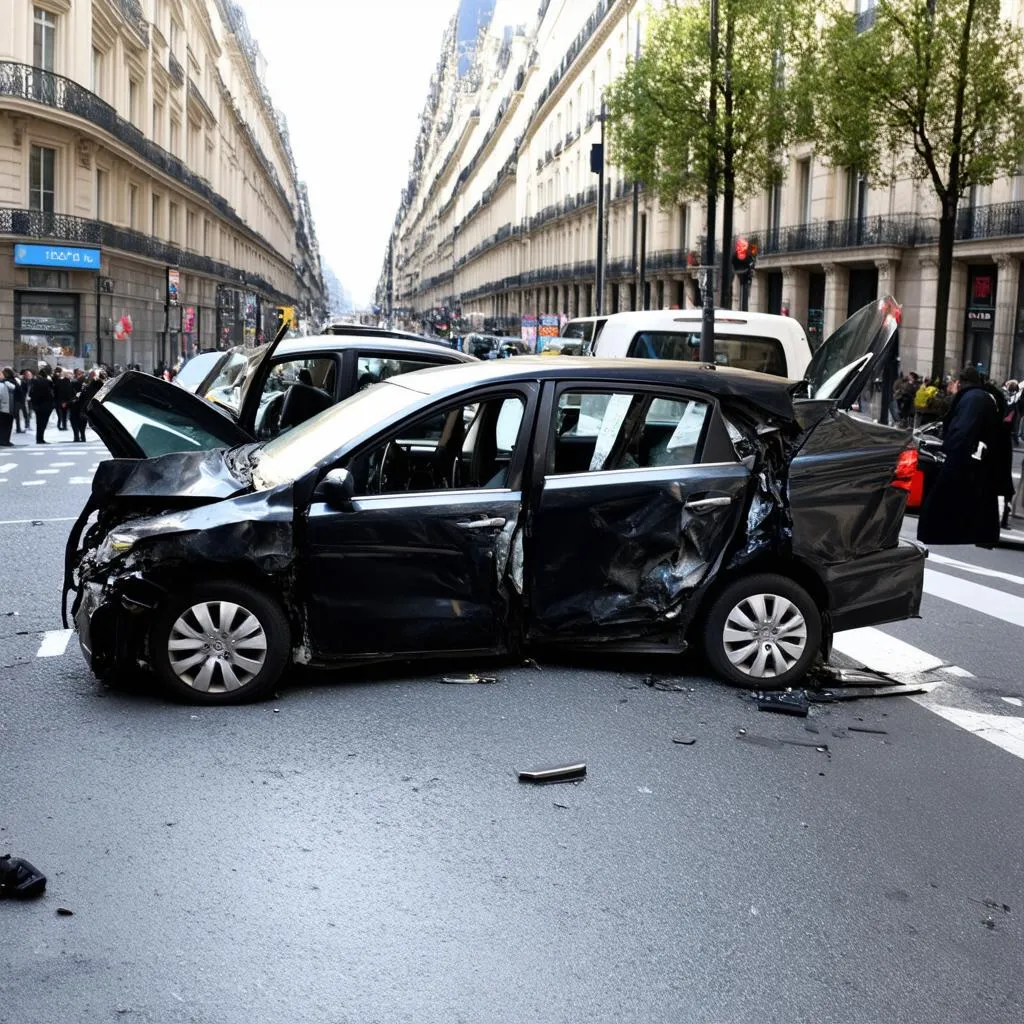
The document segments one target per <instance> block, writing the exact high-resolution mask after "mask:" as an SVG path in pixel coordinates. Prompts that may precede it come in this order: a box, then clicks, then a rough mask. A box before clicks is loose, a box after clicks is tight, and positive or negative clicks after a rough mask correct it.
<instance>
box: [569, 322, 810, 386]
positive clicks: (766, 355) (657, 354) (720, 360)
mask: <svg viewBox="0 0 1024 1024" xmlns="http://www.w3.org/2000/svg"><path fill="white" fill-rule="evenodd" d="M702 316H703V313H702V311H701V310H699V309H659V310H645V311H642V312H636V313H614V314H612V315H611V316H609V317H608V319H607V321H606V323H605V325H604V327H603V328H602V329H601V332H600V333H599V334H598V335H597V336H596V338H595V340H594V342H593V343H592V345H591V346H590V347H589V349H586V350H585V351H586V352H587V353H588V354H590V355H595V356H597V357H598V358H601V359H620V358H623V357H626V356H632V357H634V358H637V359H679V360H683V361H686V362H697V361H698V360H699V358H700V334H701V321H702ZM810 360H811V346H810V343H809V342H808V340H807V335H806V334H805V333H804V329H803V327H801V326H800V322H799V321H798V320H794V319H793V318H792V317H788V316H774V315H773V314H770V313H740V312H737V311H736V310H731V309H716V310H715V363H716V364H717V365H719V366H736V367H739V368H740V369H743V370H756V371H758V372H759V373H770V374H773V375H775V376H778V377H791V378H793V379H794V380H799V379H800V378H802V377H803V376H804V374H805V373H806V371H807V366H808V364H809V363H810Z"/></svg>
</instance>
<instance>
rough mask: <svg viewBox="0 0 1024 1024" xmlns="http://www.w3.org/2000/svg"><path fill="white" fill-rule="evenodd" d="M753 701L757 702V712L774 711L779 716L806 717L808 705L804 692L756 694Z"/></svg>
mask: <svg viewBox="0 0 1024 1024" xmlns="http://www.w3.org/2000/svg"><path fill="white" fill-rule="evenodd" d="M754 699H755V700H756V701H757V710H758V711H775V712H777V713H778V714H780V715H799V716H800V717H801V718H806V717H807V712H808V711H809V710H810V705H809V704H808V702H807V693H806V691H804V690H795V691H792V692H786V693H760V692H758V693H756V694H754Z"/></svg>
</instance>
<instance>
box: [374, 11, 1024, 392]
mask: <svg viewBox="0 0 1024 1024" xmlns="http://www.w3.org/2000/svg"><path fill="white" fill-rule="evenodd" d="M856 3H857V10H858V12H859V15H858V17H859V23H862V24H863V26H864V28H865V29H867V28H869V27H870V24H871V16H872V9H873V0H856ZM660 6H661V5H660V2H659V0H567V2H562V3H549V2H547V0H542V2H541V4H540V7H539V9H538V8H537V7H536V0H532V2H530V0H523V2H515V0H504V2H503V0H498V2H497V4H496V5H495V8H494V11H493V13H492V16H491V18H490V21H489V22H488V23H487V25H486V26H485V27H483V28H482V29H481V31H480V33H479V35H478V37H477V41H476V44H475V47H474V48H473V49H472V53H471V54H470V58H471V59H470V60H469V61H468V62H467V61H466V56H467V50H466V47H465V46H462V47H461V48H460V47H459V46H458V45H457V44H456V39H455V37H456V31H457V25H458V20H457V19H458V16H456V19H453V22H452V26H451V27H450V29H449V32H448V34H447V36H446V37H445V40H444V44H443V46H442V53H441V59H440V62H439V64H438V69H437V73H436V74H435V76H434V79H433V81H432V83H431V91H430V96H429V99H428V102H427V105H426V107H425V109H424V111H423V115H422V120H421V127H420V133H419V137H418V138H417V140H416V144H415V147H414V158H413V161H412V165H411V169H410V177H409V181H408V184H407V186H406V188H405V190H404V191H403V194H402V197H401V202H400V206H399V210H398V214H397V217H396V219H395V225H394V230H393V233H392V237H391V238H390V240H389V243H388V251H387V255H386V258H385V266H384V269H383V271H382V275H381V285H380V288H379V290H378V302H379V303H380V304H381V305H382V306H385V307H388V308H390V309H391V310H393V311H394V312H395V314H396V316H397V317H399V318H404V319H405V320H406V321H407V322H412V323H420V324H424V325H426V326H427V327H430V326H431V324H432V323H436V322H437V321H439V320H441V321H444V320H446V319H448V318H450V317H452V316H453V315H455V314H456V313H458V312H460V311H461V313H462V315H463V317H468V316H469V315H471V314H473V313H476V314H480V315H482V316H483V317H485V318H490V319H491V320H493V322H494V326H495V328H496V329H498V330H505V331H515V332H516V333H518V331H519V329H520V327H521V325H522V324H523V323H524V322H525V323H532V322H535V321H534V320H533V319H524V318H538V317H544V316H545V315H547V316H548V317H551V316H557V317H565V316H584V315H591V314H593V313H594V312H595V310H596V307H597V296H596V294H595V287H596V284H595V270H596V255H597V253H596V246H597V205H598V204H597V181H598V179H597V176H596V175H595V174H593V173H592V172H591V169H590V150H591V146H592V144H594V143H596V142H598V141H599V139H600V130H601V125H600V117H599V115H600V111H601V99H602V94H603V92H604V90H605V89H606V88H607V86H608V84H609V83H610V82H611V81H613V80H614V79H615V78H616V77H617V76H618V75H619V74H620V73H621V72H622V70H623V68H624V67H625V62H626V58H627V55H629V54H632V53H635V52H636V51H637V48H638V47H639V46H642V42H643V37H644V27H645V25H646V24H647V22H648V20H649V19H650V17H651V13H652V11H654V10H656V9H657V8H658V7H660ZM1010 8H1012V9H1013V10H1014V11H1015V12H1016V13H1015V14H1014V15H1013V16H1014V17H1016V18H1017V19H1018V20H1019V19H1020V17H1021V11H1024V5H1021V4H1019V3H1018V2H1017V0H1014V2H1013V3H1012V4H1011V5H1010ZM460 60H461V61H462V63H461V66H460ZM606 170H607V173H606V186H605V187H606V200H607V201H606V204H605V209H606V217H607V221H606V224H605V232H604V238H605V253H606V279H605V285H604V294H603V302H602V304H601V305H602V308H603V311H605V312H608V311H614V310H622V309H635V308H657V309H660V308H683V307H688V306H695V305H699V304H700V290H699V285H698V271H697V269H696V268H697V265H698V264H699V263H700V262H701V258H702V256H703V250H702V246H703V235H704V233H705V225H706V211H705V208H704V207H703V206H702V205H701V204H699V203H684V204H680V205H678V206H676V207H674V208H671V209H665V208H662V207H661V206H659V205H658V204H657V203H656V202H655V201H654V200H653V199H652V198H651V197H650V196H648V195H646V194H645V193H644V191H643V189H642V187H640V186H636V187H634V185H633V183H631V182H627V181H625V180H624V179H623V178H622V176H621V175H620V174H618V172H617V171H616V169H615V168H614V167H612V166H610V165H609V166H608V167H607V169H606ZM721 222H722V221H721V213H720V212H719V217H718V224H719V225H720V224H721ZM735 230H736V234H737V235H746V236H751V237H756V238H757V240H758V242H759V246H760V255H759V258H758V264H757V269H756V271H755V273H754V278H753V281H752V286H751V294H750V307H749V308H750V309H752V310H760V311H763V312H773V313H788V314H789V315H791V316H794V317H796V318H797V319H798V320H800V321H801V323H803V324H804V326H805V328H806V329H807V332H808V335H809V337H810V339H811V341H812V344H816V343H817V341H818V340H820V339H821V338H822V337H824V336H826V335H827V334H829V333H830V332H831V331H832V330H833V329H834V328H835V327H836V326H838V325H839V324H840V323H841V322H842V321H843V320H844V319H845V318H846V317H847V315H848V314H849V313H851V312H852V311H854V310H855V309H857V308H859V307H860V306H861V305H863V304H864V303H866V302H868V301H870V300H871V299H872V298H874V297H875V296H876V295H878V294H881V293H884V292H887V291H888V292H892V293H893V294H894V295H896V297H897V298H898V299H899V300H900V301H901V302H902V303H903V307H904V318H903V328H902V330H901V332H900V333H901V339H900V346H901V361H902V366H903V368H904V369H905V370H917V371H919V372H922V373H928V372H929V370H930V366H931V352H932V333H933V328H934V304H935V296H936V288H937V270H938V267H937V255H938V247H937V241H938V219H937V206H936V202H935V199H934V196H933V195H931V194H930V193H929V192H928V191H927V190H926V189H923V188H920V187H918V186H916V185H915V184H914V183H913V182H911V181H902V182H898V183H897V184H895V185H894V186H892V187H884V188H877V187H873V186H872V184H871V182H870V181H868V180H866V179H865V178H864V177H863V176H861V175H858V174H857V173H856V172H855V171H851V170H848V169H844V168H839V167H832V166H829V165H828V164H827V163H826V162H824V161H823V160H822V159H820V158H817V157H816V156H815V154H814V152H813V150H812V149H811V147H810V146H798V147H795V148H794V149H793V150H792V151H791V152H790V153H788V154H787V155H786V158H785V175H784V180H783V183H782V184H781V185H780V186H778V187H777V188H775V189H772V190H771V192H770V193H768V194H765V195H764V196H761V197H758V198H756V199H754V200H752V201H751V202H750V203H749V204H748V205H747V206H745V207H742V208H737V210H736V217H735ZM641 241H642V242H643V244H641ZM1022 256H1024V177H1019V176H1018V177H1012V178H1007V179H1002V180H999V181H996V182H995V183H993V185H992V186H990V187H988V188H985V189H977V190H975V191H974V192H973V193H972V194H971V195H970V196H967V197H965V199H964V202H963V205H962V208H961V213H960V221H959V223H958V225H957V242H956V251H955V269H954V275H953V284H952V296H951V302H950V312H949V320H948V325H949V326H948V331H949V334H948V338H947V359H948V365H949V367H950V368H952V367H955V366H956V365H957V364H959V363H963V362H965V361H970V362H978V363H981V364H982V365H983V367H984V368H985V369H986V371H987V372H989V373H991V374H992V375H993V376H994V377H997V378H1000V379H1002V378H1006V377H1008V376H1015V377H1018V378H1020V377H1024V281H1022V278H1021V272H1020V261H1021V258H1022ZM641 264H642V265H643V269H644V275H643V278H644V280H643V288H642V290H641V288H640V269H641ZM735 289H736V290H735V292H734V304H738V301H739V285H738V284H736V286H735Z"/></svg>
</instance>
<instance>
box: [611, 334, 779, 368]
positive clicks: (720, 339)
mask: <svg viewBox="0 0 1024 1024" xmlns="http://www.w3.org/2000/svg"><path fill="white" fill-rule="evenodd" d="M628 354H629V355H630V356H633V357H634V358H636V359H680V360H682V361H683V362H688V363H696V362H698V361H699V359H700V331H641V332H640V333H639V334H637V335H636V336H635V337H634V338H633V341H632V342H631V344H630V346H629V353H628ZM715 362H716V363H717V364H718V365H719V366H735V367H738V368H739V369H741V370H756V371H757V372H758V373H771V374H774V375H775V376H776V377H788V376H789V372H788V368H787V367H786V353H785V352H784V351H783V348H782V342H780V341H779V340H778V339H777V338H762V337H757V336H751V335H743V336H737V335H729V334H716V335H715Z"/></svg>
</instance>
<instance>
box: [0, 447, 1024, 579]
mask: <svg viewBox="0 0 1024 1024" xmlns="http://www.w3.org/2000/svg"><path fill="white" fill-rule="evenodd" d="M2 468H3V467H0V471H2ZM1021 539H1022V540H1024V537H1022V538H1021ZM928 561H929V562H936V563H938V564H939V565H948V566H949V567H950V568H952V569H959V570H960V571H961V572H972V573H974V574H975V575H976V576H988V577H989V578H990V579H994V580H1006V582H1007V583H1017V584H1019V585H1020V586H1022V587H1024V576H1014V575H1013V573H1010V572H1001V571H1000V570H999V569H987V568H985V566H983V565H971V563H970V562H961V561H960V560H959V559H958V558H947V557H946V556H945V555H937V554H935V552H934V551H929V552H928Z"/></svg>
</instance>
